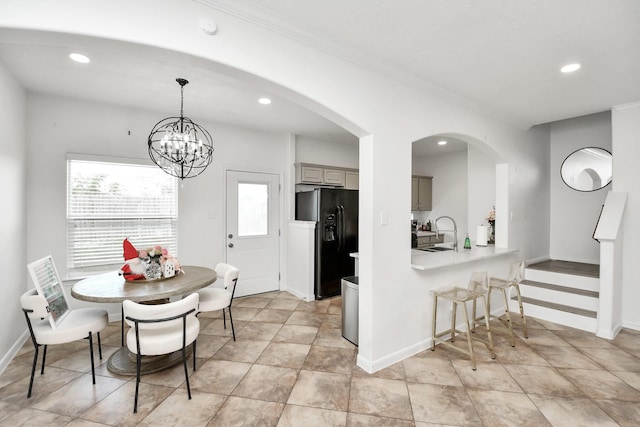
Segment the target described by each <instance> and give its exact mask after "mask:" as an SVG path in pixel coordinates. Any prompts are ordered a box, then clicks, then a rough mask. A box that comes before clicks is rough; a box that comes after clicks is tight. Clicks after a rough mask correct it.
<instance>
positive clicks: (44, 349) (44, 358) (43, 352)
mask: <svg viewBox="0 0 640 427" xmlns="http://www.w3.org/2000/svg"><path fill="white" fill-rule="evenodd" d="M46 359H47V346H46V345H45V346H44V348H43V349H42V369H40V375H44V362H45V360H46Z"/></svg>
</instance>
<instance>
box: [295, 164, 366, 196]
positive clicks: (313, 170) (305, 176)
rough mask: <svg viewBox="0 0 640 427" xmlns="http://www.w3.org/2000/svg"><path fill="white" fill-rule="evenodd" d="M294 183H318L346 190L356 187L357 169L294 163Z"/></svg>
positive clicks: (355, 188)
mask: <svg viewBox="0 0 640 427" xmlns="http://www.w3.org/2000/svg"><path fill="white" fill-rule="evenodd" d="M296 184H310V185H314V184H319V185H327V186H329V185H330V186H332V187H344V188H346V189H347V190H357V189H358V170H356V169H346V168H341V167H332V166H325V165H314V164H309V163H296Z"/></svg>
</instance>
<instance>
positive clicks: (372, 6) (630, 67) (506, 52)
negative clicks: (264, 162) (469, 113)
mask: <svg viewBox="0 0 640 427" xmlns="http://www.w3.org/2000/svg"><path fill="white" fill-rule="evenodd" d="M193 1H195V2H197V3H201V4H205V5H208V6H211V7H212V8H213V9H212V10H213V11H214V13H213V14H212V15H213V16H214V17H215V11H224V12H226V13H232V14H234V15H235V16H238V17H241V18H243V19H247V20H250V21H251V22H254V23H257V24H258V25H263V26H264V27H266V28H269V29H271V30H273V31H277V32H279V33H281V34H285V35H287V36H290V37H292V38H296V39H298V40H300V41H303V42H304V43H306V44H309V45H312V46H314V47H317V48H319V49H322V50H324V51H328V52H331V53H333V54H335V55H338V56H340V57H343V58H345V59H348V60H350V61H353V62H356V63H359V64H362V65H365V66H367V67H370V68H373V69H376V70H379V71H380V72H383V73H386V74H388V75H390V76H393V77H395V78H398V79H402V80H405V81H408V82H409V83H412V84H419V85H423V86H425V87H427V88H438V89H439V90H444V91H446V92H448V93H450V94H452V95H454V96H456V97H458V99H459V100H460V101H461V102H465V103H466V104H468V105H471V106H473V107H474V108H477V109H480V110H482V111H485V112H489V113H491V114H495V115H496V116H498V117H502V118H505V119H507V120H510V121H512V122H514V123H518V124H520V125H523V126H531V125H535V124H541V123H547V122H551V121H556V120H561V119H565V118H570V117H576V116H581V115H585V114H590V113H595V112H600V111H605V110H609V109H610V108H611V107H612V106H614V105H619V104H624V103H628V102H635V101H640V79H639V76H640V1H639V0H606V1H604V0H536V1H529V0H510V1H506V0H482V1H477V0H456V1H452V0H323V1H317V0H193ZM220 30H222V29H220ZM71 48H74V49H79V48H81V49H84V50H85V51H86V52H87V53H89V54H90V56H91V58H92V62H91V64H89V65H88V66H85V67H79V66H78V65H77V64H73V63H71V62H70V61H69V60H68V58H67V54H68V52H69V50H70V49H71ZM571 62H579V63H581V64H582V68H581V69H580V70H579V71H577V72H576V73H573V74H571V75H564V74H562V73H560V72H559V68H560V67H561V66H562V65H565V64H567V63H571ZM0 63H3V64H4V65H5V66H6V67H7V68H8V69H9V70H10V71H11V72H12V73H13V74H15V75H16V77H17V78H18V79H19V80H20V81H21V82H22V84H23V85H24V86H25V87H26V88H27V89H28V90H30V91H34V92H44V93H54V94H59V95H64V96H71V97H80V98H87V99H92V100H100V101H106V102H111V103H116V104H119V105H126V106H132V107H136V108H137V107H143V108H147V109H148V108H151V109H153V108H154V106H158V107H157V109H158V111H160V110H162V112H167V107H168V106H169V107H172V106H173V105H175V111H169V113H172V114H175V113H177V112H178V108H179V87H178V85H177V83H175V81H174V79H175V78H176V77H184V78H187V79H189V80H190V81H191V84H190V85H188V86H187V87H186V88H185V115H188V116H191V117H192V118H194V119H196V118H200V120H202V119H206V120H207V121H214V122H227V123H231V124H235V125H240V126H246V127H250V128H259V129H264V130H268V131H277V132H291V133H296V134H299V135H304V136H309V137H315V138H320V139H325V140H330V141H354V140H355V137H353V135H350V134H348V133H347V132H346V131H344V130H343V129H341V128H339V127H337V126H336V125H334V124H333V123H331V122H329V121H327V120H325V119H323V118H321V117H319V116H317V115H316V114H314V113H311V112H309V111H307V110H305V109H303V108H301V107H299V106H297V105H295V104H292V103H290V102H289V101H286V100H284V99H280V98H278V97H276V96H274V95H273V94H270V93H267V92H265V91H264V90H262V89H261V88H260V87H251V86H249V85H247V84H246V83H241V82H239V81H237V80H234V79H231V78H229V77H228V76H224V75H222V74H220V73H216V72H215V69H214V66H213V65H212V64H210V63H206V62H205V61H202V60H199V59H196V58H192V57H186V56H185V55H181V54H179V53H175V52H167V51H163V50H160V49H154V48H149V47H140V46H134V45H131V44H126V43H122V42H117V41H107V40H97V39H92V38H88V37H81V36H77V35H59V34H58V35H53V34H42V33H33V32H26V31H17V30H8V29H0ZM185 64H187V65H188V67H186V68H187V69H188V70H189V75H184V72H183V71H180V70H184V69H185ZM263 95H267V96H270V97H272V98H273V99H274V102H273V104H272V105H271V106H269V107H264V106H261V105H259V104H258V103H257V102H256V100H257V98H258V97H260V96H263ZM173 103H175V104H173ZM160 106H161V107H160Z"/></svg>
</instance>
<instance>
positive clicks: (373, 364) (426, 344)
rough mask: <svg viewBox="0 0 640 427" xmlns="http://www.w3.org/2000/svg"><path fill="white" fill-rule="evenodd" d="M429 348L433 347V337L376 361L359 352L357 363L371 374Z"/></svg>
mask: <svg viewBox="0 0 640 427" xmlns="http://www.w3.org/2000/svg"><path fill="white" fill-rule="evenodd" d="M428 348H431V338H429V339H426V340H423V341H420V342H418V343H416V344H413V345H410V346H409V347H405V348H403V349H401V350H398V351H396V352H394V353H391V354H389V355H387V356H384V357H383V358H381V359H378V360H375V361H370V360H367V359H365V358H364V357H362V356H361V355H360V354H358V358H357V364H358V366H359V367H361V368H362V369H363V370H364V371H366V372H368V373H370V374H373V373H375V372H378V371H380V370H382V369H384V368H387V367H389V366H391V365H393V364H394V363H398V362H401V361H403V360H404V359H407V358H409V357H411V356H413V355H415V354H418V353H420V352H421V351H424V350H426V349H428Z"/></svg>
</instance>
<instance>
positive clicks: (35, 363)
mask: <svg viewBox="0 0 640 427" xmlns="http://www.w3.org/2000/svg"><path fill="white" fill-rule="evenodd" d="M38 347H39V346H37V345H36V346H35V352H34V354H33V366H32V367H31V380H29V392H28V393H27V399H28V398H30V397H31V389H32V388H33V377H34V375H35V373H36V365H37V364H38Z"/></svg>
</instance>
